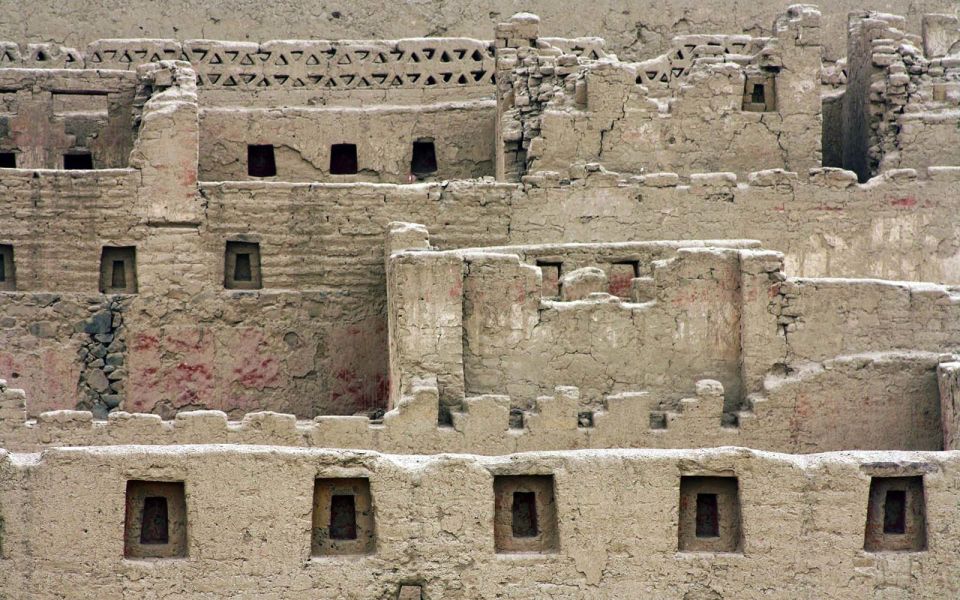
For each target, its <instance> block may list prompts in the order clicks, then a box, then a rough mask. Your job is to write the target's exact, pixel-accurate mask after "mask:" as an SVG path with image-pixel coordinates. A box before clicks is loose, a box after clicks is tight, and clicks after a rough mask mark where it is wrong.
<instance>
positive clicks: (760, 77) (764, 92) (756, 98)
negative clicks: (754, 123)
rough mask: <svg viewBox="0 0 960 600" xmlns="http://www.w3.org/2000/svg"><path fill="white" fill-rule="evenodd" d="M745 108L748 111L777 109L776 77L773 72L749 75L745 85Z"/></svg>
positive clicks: (771, 110)
mask: <svg viewBox="0 0 960 600" xmlns="http://www.w3.org/2000/svg"><path fill="white" fill-rule="evenodd" d="M743 110H745V111H747V112H773V111H775V110H777V92H776V77H775V76H774V75H773V74H768V73H761V74H754V75H747V78H746V81H745V82H744V86H743Z"/></svg>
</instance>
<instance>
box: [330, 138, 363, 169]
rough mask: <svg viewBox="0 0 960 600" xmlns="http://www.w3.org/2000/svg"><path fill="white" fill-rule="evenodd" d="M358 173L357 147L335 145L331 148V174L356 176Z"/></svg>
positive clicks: (353, 145)
mask: <svg viewBox="0 0 960 600" xmlns="http://www.w3.org/2000/svg"><path fill="white" fill-rule="evenodd" d="M356 172H357V145H356V144H334V145H332V146H330V174H331V175H355V174H356Z"/></svg>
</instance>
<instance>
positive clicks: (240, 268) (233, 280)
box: [223, 241, 263, 290]
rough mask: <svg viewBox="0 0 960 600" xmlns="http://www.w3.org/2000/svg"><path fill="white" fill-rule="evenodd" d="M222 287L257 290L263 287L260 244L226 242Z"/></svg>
mask: <svg viewBox="0 0 960 600" xmlns="http://www.w3.org/2000/svg"><path fill="white" fill-rule="evenodd" d="M223 287H225V288H226V289H228V290H232V289H237V290H258V289H260V288H262V287H263V276H262V273H261V270H260V244H258V243H256V242H234V241H228V242H227V245H226V251H225V254H224V271H223Z"/></svg>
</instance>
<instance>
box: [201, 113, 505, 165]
mask: <svg viewBox="0 0 960 600" xmlns="http://www.w3.org/2000/svg"><path fill="white" fill-rule="evenodd" d="M495 121H496V107H495V105H494V103H493V102H492V101H490V100H486V101H483V100H478V101H475V102H461V103H447V104H428V105H417V106H413V107H406V108H398V107H363V108H283V109H276V108H271V109H259V110H257V109H240V108H236V107H231V108H223V109H204V110H202V111H201V112H200V178H201V179H202V180H204V181H238V180H246V179H251V177H249V176H248V175H247V145H248V144H270V145H272V146H273V147H274V153H275V157H276V176H274V177H272V178H271V179H273V180H276V181H345V182H346V181H370V182H382V183H411V182H412V181H416V180H417V177H416V176H415V175H414V174H413V173H412V171H411V155H412V146H413V142H414V141H417V140H430V141H432V142H433V144H434V148H435V149H436V162H437V171H438V172H440V173H442V178H443V179H471V178H479V177H484V176H493V174H494V169H493V162H494V147H493V142H494V131H493V127H494V122H495ZM306 132H309V134H307V133H306ZM341 143H351V144H355V145H356V153H357V169H358V173H357V174H356V175H331V174H330V164H331V160H330V152H331V150H330V146H331V144H341ZM430 179H434V180H435V179H437V176H431V177H430Z"/></svg>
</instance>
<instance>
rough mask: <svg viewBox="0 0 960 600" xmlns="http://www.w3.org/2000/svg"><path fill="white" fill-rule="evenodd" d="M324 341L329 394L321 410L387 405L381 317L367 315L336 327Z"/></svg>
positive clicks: (340, 411)
mask: <svg viewBox="0 0 960 600" xmlns="http://www.w3.org/2000/svg"><path fill="white" fill-rule="evenodd" d="M327 342H328V343H327V354H328V357H327V359H328V360H329V362H328V363H327V364H329V373H330V379H329V386H330V395H329V397H328V401H327V403H326V405H325V406H322V407H320V408H321V412H323V413H327V414H352V413H355V412H358V411H366V410H370V409H373V408H386V406H387V398H388V394H389V387H390V382H389V378H388V375H387V327H386V323H385V322H384V321H383V319H381V318H378V317H370V318H368V319H366V320H364V321H362V322H360V323H356V324H353V325H349V326H347V327H343V328H339V329H335V330H333V331H331V332H330V337H329V338H328V340H327Z"/></svg>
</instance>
